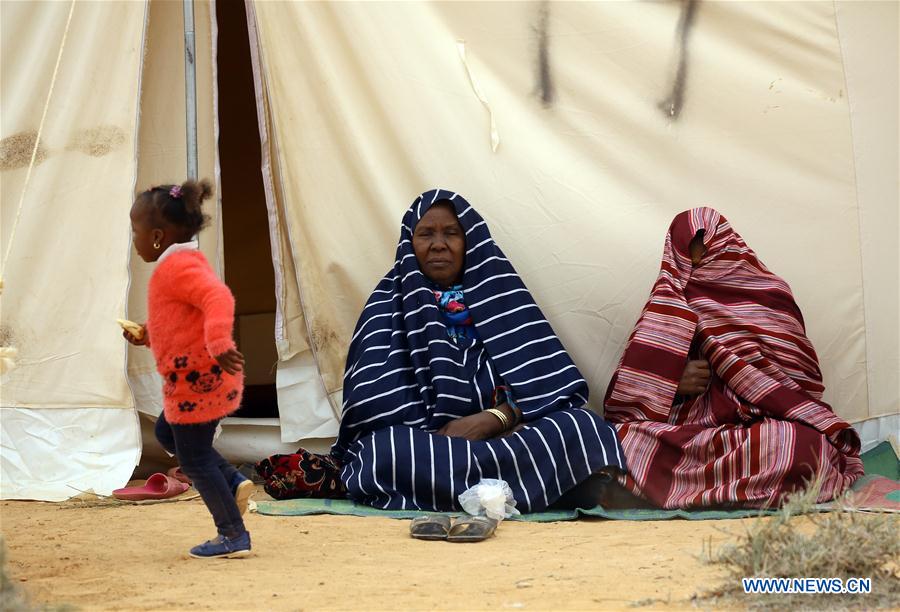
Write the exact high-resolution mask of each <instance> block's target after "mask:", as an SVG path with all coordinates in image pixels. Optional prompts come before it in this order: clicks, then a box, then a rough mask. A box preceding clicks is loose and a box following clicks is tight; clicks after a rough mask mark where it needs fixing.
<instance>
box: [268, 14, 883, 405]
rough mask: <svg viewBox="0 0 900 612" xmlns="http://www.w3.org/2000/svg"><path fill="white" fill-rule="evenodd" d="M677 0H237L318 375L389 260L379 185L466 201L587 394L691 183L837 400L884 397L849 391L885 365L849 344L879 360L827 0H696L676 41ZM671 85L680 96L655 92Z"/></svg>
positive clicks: (390, 202) (328, 373)
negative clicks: (430, 188)
mask: <svg viewBox="0 0 900 612" xmlns="http://www.w3.org/2000/svg"><path fill="white" fill-rule="evenodd" d="M683 6H684V5H683V4H682V3H549V4H544V3H537V2H534V3H531V2H520V3H464V4H458V3H355V2H349V3H268V2H260V3H255V4H254V5H253V7H254V15H255V20H256V23H255V27H256V29H257V31H258V38H259V45H260V55H261V58H262V60H261V64H262V70H263V71H264V73H265V86H266V88H267V95H268V101H269V104H270V111H271V125H272V131H273V132H274V134H275V136H276V141H277V150H276V155H275V158H274V159H273V160H272V164H273V165H277V166H278V168H279V172H280V175H281V183H282V193H281V197H282V198H283V201H281V202H280V206H282V207H283V210H284V216H285V222H286V225H287V232H288V233H289V235H290V236H291V237H292V243H291V244H292V255H293V263H294V267H295V270H296V274H297V279H298V283H299V287H300V291H301V293H302V296H303V311H304V312H303V315H304V317H305V319H306V321H305V322H306V327H307V329H308V336H309V338H310V339H311V344H312V346H313V348H314V351H315V354H316V357H317V363H318V367H319V370H320V373H321V376H322V379H323V381H324V383H325V386H326V388H327V390H328V392H329V393H331V394H335V393H336V392H338V391H339V390H340V386H341V382H340V378H341V372H342V371H343V367H344V358H345V355H346V351H347V342H348V339H349V338H350V336H351V332H352V329H353V324H354V322H355V320H356V318H357V316H358V315H359V312H360V310H361V308H362V306H363V304H364V302H365V299H366V296H367V295H368V292H369V290H370V289H371V287H372V286H373V284H374V282H375V281H376V280H377V279H378V278H379V277H380V272H381V270H382V269H383V268H384V267H385V266H386V265H389V264H390V261H391V247H392V245H393V243H394V241H395V238H396V235H397V233H398V229H397V227H396V221H395V220H396V218H398V217H399V215H400V213H401V212H402V211H401V210H400V209H398V208H397V206H398V204H397V203H398V202H404V201H408V200H409V199H410V197H412V196H413V195H414V194H416V193H419V192H420V191H421V189H422V186H423V185H434V184H439V185H452V186H453V188H454V189H458V190H460V191H461V192H463V193H466V194H467V196H468V197H469V198H470V199H471V201H472V202H475V203H476V204H477V205H478V207H479V210H482V211H483V214H484V217H485V218H486V219H487V221H488V223H489V224H490V226H491V227H492V228H495V234H496V239H497V241H498V243H499V244H501V245H502V246H503V249H504V251H506V252H507V254H508V255H509V257H510V259H511V260H512V261H514V262H515V263H516V267H517V269H518V270H519V272H520V274H521V275H522V277H523V279H524V280H525V282H526V283H527V284H528V286H529V287H530V288H532V291H533V292H534V296H535V299H536V301H537V302H538V303H539V304H540V305H541V308H542V309H543V310H544V312H545V313H546V314H547V316H548V318H549V319H550V321H551V323H552V324H553V326H554V329H556V330H557V331H558V333H559V335H560V337H561V339H562V340H563V342H564V344H565V345H566V347H567V348H569V350H570V351H571V354H572V356H573V358H574V361H575V362H576V363H577V364H578V366H579V368H580V369H581V371H582V372H583V373H584V374H585V376H586V378H587V379H588V381H589V383H590V386H591V389H592V391H593V393H594V397H595V398H596V397H600V396H602V395H603V393H604V391H605V386H606V383H607V381H608V380H609V378H610V375H611V373H612V371H613V369H614V367H615V364H616V362H617V360H618V357H619V355H620V354H621V350H622V347H623V346H624V343H625V341H626V339H627V335H628V333H629V331H630V329H631V328H632V326H633V323H634V321H635V320H636V319H637V317H638V315H639V313H640V308H641V304H642V300H643V296H645V295H646V292H647V289H648V288H649V287H650V286H651V285H652V283H653V279H654V278H655V274H656V270H655V267H656V262H657V261H658V258H659V244H658V236H660V235H662V234H663V232H664V230H665V228H666V227H667V226H668V223H669V221H670V220H671V219H672V217H673V216H674V215H675V213H677V212H679V211H680V210H684V209H686V208H690V207H693V206H697V205H701V204H705V205H710V206H714V207H716V208H717V209H719V210H720V211H722V213H723V214H725V215H726V216H727V217H728V218H729V219H731V220H732V222H733V223H735V224H736V226H737V227H740V228H741V231H742V233H743V234H744V235H745V237H746V238H747V240H748V241H750V242H751V243H752V244H754V245H755V246H756V248H757V252H758V253H759V254H760V256H761V257H762V258H763V259H764V260H765V261H766V262H768V263H769V265H770V267H771V268H772V270H773V271H775V272H776V273H777V274H779V275H780V276H782V277H784V278H785V279H786V280H787V281H788V282H789V283H790V284H791V286H792V287H793V289H794V292H795V295H796V298H797V301H798V303H799V304H800V306H801V308H802V309H803V311H804V313H805V314H806V319H807V326H808V332H809V336H810V338H811V340H812V342H813V344H814V345H815V347H816V349H817V351H818V352H819V355H820V357H821V362H822V369H823V375H824V379H825V381H826V386H827V388H828V391H827V392H826V395H825V398H824V399H825V401H827V402H829V403H830V404H831V405H833V406H834V408H835V411H836V412H837V414H839V415H840V416H841V417H843V418H845V419H847V420H859V419H864V418H867V417H869V416H874V415H876V414H878V413H879V412H881V413H883V412H884V411H896V407H897V397H898V393H897V389H896V386H895V387H894V388H892V389H889V390H888V391H883V392H882V391H879V393H883V394H886V395H887V396H888V397H886V398H885V399H884V401H882V402H881V403H880V404H879V405H878V406H877V407H875V408H874V411H870V405H869V399H868V396H869V385H868V384H867V377H868V375H869V371H876V370H877V371H879V372H883V370H881V369H880V368H881V367H882V366H871V365H870V366H867V363H868V364H873V363H888V364H890V363H894V362H895V361H896V338H894V339H893V340H885V341H882V342H881V343H880V344H877V345H873V346H870V347H868V352H867V345H866V340H867V337H871V336H872V335H880V333H881V328H875V329H871V330H867V328H866V320H867V319H866V307H865V306H864V287H863V282H864V274H863V273H861V270H865V269H867V267H872V266H875V267H877V266H878V265H879V262H878V260H877V259H874V260H873V258H875V257H880V256H877V255H875V254H873V253H872V252H871V250H866V251H861V246H860V224H859V219H860V217H861V216H862V217H863V218H866V215H865V211H863V210H861V209H860V205H861V201H860V198H859V196H858V193H857V178H856V176H857V171H858V170H857V168H858V166H859V163H861V162H860V155H859V154H858V153H856V154H855V150H854V139H853V137H852V134H851V121H850V117H851V115H850V106H849V104H848V92H847V86H848V85H847V82H848V81H847V77H846V75H845V67H844V63H843V59H842V47H841V41H840V38H839V31H838V28H837V22H836V15H835V5H834V3H832V2H803V3H777V4H773V3H755V2H730V3H700V4H699V6H698V8H697V9H696V14H695V15H694V18H693V20H692V21H691V23H690V27H687V28H686V38H687V44H686V47H685V48H686V49H687V51H686V52H685V53H681V52H680V51H679V49H680V47H679V44H678V42H679V41H678V38H677V36H676V34H677V32H678V24H679V21H680V19H681V18H682V14H681V11H682V10H683ZM545 25H546V32H545V31H544V30H543V28H544V26H545ZM460 41H464V43H465V49H466V54H465V60H466V61H465V63H464V62H463V61H461V56H460V53H459V44H460ZM287 50H289V52H288V51H287ZM681 57H684V59H685V63H684V69H683V70H679V69H678V68H679V65H678V61H679V58H681ZM869 57H870V58H871V57H872V56H869ZM679 75H680V78H679ZM862 78H870V77H862ZM679 86H682V87H681V89H679ZM679 91H681V93H682V94H683V105H682V106H681V107H680V108H679V112H672V107H671V105H670V106H666V105H665V104H661V102H663V101H666V100H669V101H671V100H673V99H675V100H677V99H678V97H677V95H675V94H677V93H678V92H679ZM870 93H871V90H870ZM673 96H674V97H673ZM482 99H483V100H485V101H486V102H487V106H489V108H490V112H488V109H487V108H486V107H485V104H483V102H482ZM661 106H662V107H663V108H661ZM492 117H493V123H494V124H495V125H496V130H497V135H498V137H499V146H498V147H497V150H496V152H494V151H493V150H492V142H491V140H492V139H491V125H492ZM857 144H858V145H862V146H865V145H866V142H864V141H863V142H858V143H857ZM855 155H856V157H855ZM894 175H895V173H894ZM879 195H881V196H883V195H890V194H889V193H888V194H883V193H880V192H879ZM876 199H877V198H876V197H874V196H872V197H869V198H867V199H866V200H865V202H866V203H871V202H872V201H874V200H876ZM894 202H896V197H895V198H894ZM872 212H873V213H876V218H877V217H878V214H877V210H875V209H873V211H872ZM774 219H777V223H773V220H774ZM870 236H874V237H875V239H877V240H878V241H883V240H887V241H888V244H889V245H896V241H897V237H896V235H894V236H885V235H884V234H883V233H877V232H876V233H874V234H873V233H872V232H871V231H870V232H869V234H867V239H868V237H870ZM836 245H839V246H837V247H836ZM863 254H866V256H867V257H868V258H869V259H868V260H867V261H866V262H864V261H863V257H862V255H863ZM879 278H881V277H879ZM881 280H882V283H881V284H878V283H876V284H875V285H874V286H871V287H869V286H867V287H866V289H865V295H866V298H867V302H873V301H875V302H877V301H878V300H879V299H880V298H881V297H883V296H887V297H888V298H889V297H890V296H891V291H893V294H894V295H896V293H897V281H896V277H895V278H894V279H893V281H891V280H890V279H886V280H885V279H881ZM873 308H875V309H876V310H877V307H873ZM879 312H880V311H879ZM894 312H895V313H896V309H895V311H894ZM877 324H878V325H883V324H885V321H884V317H882V318H880V319H878V320H877ZM888 329H889V328H888ZM892 360H893V361H892ZM867 367H868V369H869V371H867ZM873 367H874V369H873Z"/></svg>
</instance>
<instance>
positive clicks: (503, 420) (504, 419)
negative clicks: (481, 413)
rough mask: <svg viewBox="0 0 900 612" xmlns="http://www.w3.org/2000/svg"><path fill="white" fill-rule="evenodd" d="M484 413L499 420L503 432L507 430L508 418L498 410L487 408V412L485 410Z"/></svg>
mask: <svg viewBox="0 0 900 612" xmlns="http://www.w3.org/2000/svg"><path fill="white" fill-rule="evenodd" d="M485 412H490V413H491V414H493V415H494V416H495V417H497V418H498V419H500V423H502V424H503V431H506V430H507V429H509V418H508V417H507V416H506V415H505V414H503V411H502V410H498V409H497V408H488V409H487V410H485Z"/></svg>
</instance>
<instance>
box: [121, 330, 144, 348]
mask: <svg viewBox="0 0 900 612" xmlns="http://www.w3.org/2000/svg"><path fill="white" fill-rule="evenodd" d="M141 329H143V330H144V333H143V335H141V337H140V339H138V338H137V337H135V335H134V334H132V333H131V332H130V331H128V330H127V329H124V330H122V337H123V338H125V339H126V340H128V341H129V342H130V343H131V344H133V345H135V346H147V326H146V325H141Z"/></svg>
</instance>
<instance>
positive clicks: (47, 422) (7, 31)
mask: <svg viewBox="0 0 900 612" xmlns="http://www.w3.org/2000/svg"><path fill="white" fill-rule="evenodd" d="M70 10H71V18H69V14H70ZM0 11H2V12H0V17H2V19H0V21H2V26H0V27H2V92H3V101H2V106H3V113H2V119H0V131H2V138H3V141H2V149H3V164H2V187H0V196H2V209H0V210H2V213H0V219H2V239H3V246H4V249H3V250H4V252H5V251H6V249H7V248H9V257H8V259H5V260H4V261H3V262H2V275H3V282H4V287H3V292H2V296H0V309H2V336H3V343H4V345H12V346H15V347H16V348H17V349H18V367H17V368H16V369H14V370H12V371H10V372H8V373H6V374H4V375H3V379H2V385H3V387H2V419H0V422H2V447H3V453H2V460H0V468H2V469H0V471H2V474H0V487H2V488H0V496H2V497H4V498H12V497H35V496H37V497H41V498H44V499H50V498H53V499H64V498H66V497H69V496H71V495H73V494H77V491H74V490H73V489H72V488H71V487H72V486H85V487H90V488H93V489H94V490H97V491H101V490H105V489H110V488H112V487H115V486H118V485H120V484H121V483H122V482H124V481H126V480H127V479H128V477H129V475H130V473H131V471H132V469H133V466H134V462H135V461H136V459H137V456H138V453H139V449H140V444H139V442H140V434H139V430H138V427H137V425H138V424H137V419H136V418H135V415H134V413H133V410H132V409H133V406H134V404H133V401H132V397H131V393H130V392H129V389H128V384H127V381H126V379H125V377H124V376H123V364H124V361H125V344H124V343H123V342H122V338H121V334H120V331H119V330H118V327H117V326H116V323H115V320H116V318H117V317H121V316H122V315H123V313H124V310H125V296H126V293H127V288H128V265H127V258H128V252H129V248H130V235H129V226H128V216H127V212H123V211H122V204H123V203H127V202H130V201H131V199H132V193H133V189H134V179H135V159H134V152H135V133H136V125H137V120H138V93H139V85H140V66H141V56H142V51H143V49H142V41H143V33H144V18H145V5H144V4H142V3H131V2H125V3H112V4H104V3H88V2H77V3H74V4H72V3H70V2H58V3H18V2H16V3H12V2H4V3H3V4H2V8H0ZM63 39H65V44H64V45H62V42H63ZM60 49H61V51H60ZM57 57H59V65H58V69H57V67H56V61H57ZM54 74H55V75H56V76H55V80H54ZM51 83H52V84H53V90H52V95H49V93H50V89H51V87H50V86H51ZM45 108H46V112H44V111H45ZM42 117H43V122H42ZM38 133H40V137H39V141H38V142H37V146H38V152H37V155H36V156H35V164H34V165H33V167H32V169H31V174H30V177H29V181H28V183H27V185H26V183H25V178H26V176H27V175H28V172H29V169H28V167H29V165H30V160H31V158H32V150H33V148H34V145H35V140H36V137H37V135H38ZM23 190H24V197H23ZM20 199H21V201H22V208H21V215H20V217H19V222H18V225H17V227H16V233H15V239H14V240H13V241H12V243H11V244H10V238H11V235H12V231H13V226H14V219H15V216H16V215H17V212H18V203H19V201H20Z"/></svg>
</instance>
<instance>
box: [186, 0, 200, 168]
mask: <svg viewBox="0 0 900 612" xmlns="http://www.w3.org/2000/svg"><path fill="white" fill-rule="evenodd" d="M183 3H184V106H185V132H186V136H187V176H188V178H189V179H196V178H197V64H196V62H195V61H194V60H195V58H196V53H195V45H194V0H183Z"/></svg>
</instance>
